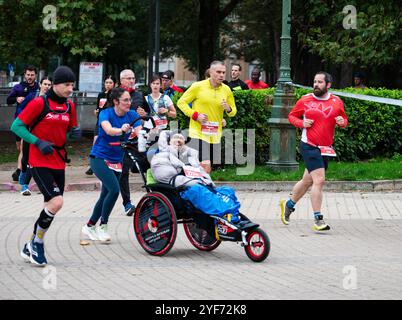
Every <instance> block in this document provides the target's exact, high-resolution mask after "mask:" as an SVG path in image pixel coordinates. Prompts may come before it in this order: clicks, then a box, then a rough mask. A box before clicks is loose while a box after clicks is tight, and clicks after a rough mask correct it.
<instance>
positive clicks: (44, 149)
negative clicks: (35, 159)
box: [35, 139, 54, 155]
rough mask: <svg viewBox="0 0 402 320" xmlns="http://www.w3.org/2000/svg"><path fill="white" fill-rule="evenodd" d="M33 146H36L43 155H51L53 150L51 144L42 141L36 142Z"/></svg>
mask: <svg viewBox="0 0 402 320" xmlns="http://www.w3.org/2000/svg"><path fill="white" fill-rule="evenodd" d="M35 146H37V147H38V149H39V151H40V152H41V153H42V154H44V155H46V154H51V153H53V150H54V149H53V147H52V146H53V143H51V142H47V141H43V140H40V139H38V140H36V142H35Z"/></svg>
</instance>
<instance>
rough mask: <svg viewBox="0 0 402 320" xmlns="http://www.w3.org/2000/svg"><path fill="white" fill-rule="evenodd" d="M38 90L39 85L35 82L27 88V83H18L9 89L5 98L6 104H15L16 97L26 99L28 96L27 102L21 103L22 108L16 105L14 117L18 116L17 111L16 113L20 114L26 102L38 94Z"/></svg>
mask: <svg viewBox="0 0 402 320" xmlns="http://www.w3.org/2000/svg"><path fill="white" fill-rule="evenodd" d="M38 90H39V84H38V83H37V82H35V84H34V85H33V86H29V85H28V83H26V82H24V81H23V82H20V83H19V84H16V85H15V86H14V87H13V88H12V89H11V92H10V94H9V95H8V97H7V104H15V103H17V98H18V97H25V98H26V97H28V96H29V97H28V98H30V99H29V100H27V101H25V100H24V101H23V102H22V103H21V105H22V106H21V107H22V108H21V107H20V104H19V103H17V110H16V115H18V114H17V112H18V111H19V112H18V113H20V112H21V111H22V109H23V108H24V107H25V106H26V105H27V104H28V102H29V101H30V100H32V99H33V98H34V97H35V96H36V93H37V92H38Z"/></svg>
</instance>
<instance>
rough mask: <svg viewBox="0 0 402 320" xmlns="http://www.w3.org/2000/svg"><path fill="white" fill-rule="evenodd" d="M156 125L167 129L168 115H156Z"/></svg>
mask: <svg viewBox="0 0 402 320" xmlns="http://www.w3.org/2000/svg"><path fill="white" fill-rule="evenodd" d="M153 118H154V121H155V126H156V128H158V129H162V130H163V129H166V128H167V126H168V119H167V118H166V117H163V118H159V117H158V116H154V117H153Z"/></svg>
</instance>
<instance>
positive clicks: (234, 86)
mask: <svg viewBox="0 0 402 320" xmlns="http://www.w3.org/2000/svg"><path fill="white" fill-rule="evenodd" d="M240 73H241V66H240V64H238V63H234V64H233V65H232V70H231V73H230V77H231V79H232V80H231V81H229V82H228V83H227V85H228V86H229V88H230V89H231V90H232V91H236V90H248V89H249V88H248V85H247V84H245V83H244V82H243V81H242V80H240V78H239V77H240Z"/></svg>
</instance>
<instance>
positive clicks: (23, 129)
mask: <svg viewBox="0 0 402 320" xmlns="http://www.w3.org/2000/svg"><path fill="white" fill-rule="evenodd" d="M11 131H12V132H14V133H15V134H16V135H17V136H19V137H21V139H22V140H24V141H26V142H28V143H35V142H36V141H37V140H38V138H37V137H35V136H34V135H33V134H32V133H30V132H29V130H28V128H27V126H26V124H25V123H23V122H22V121H21V120H20V119H19V118H16V119H15V120H14V122H13V124H12V125H11Z"/></svg>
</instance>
